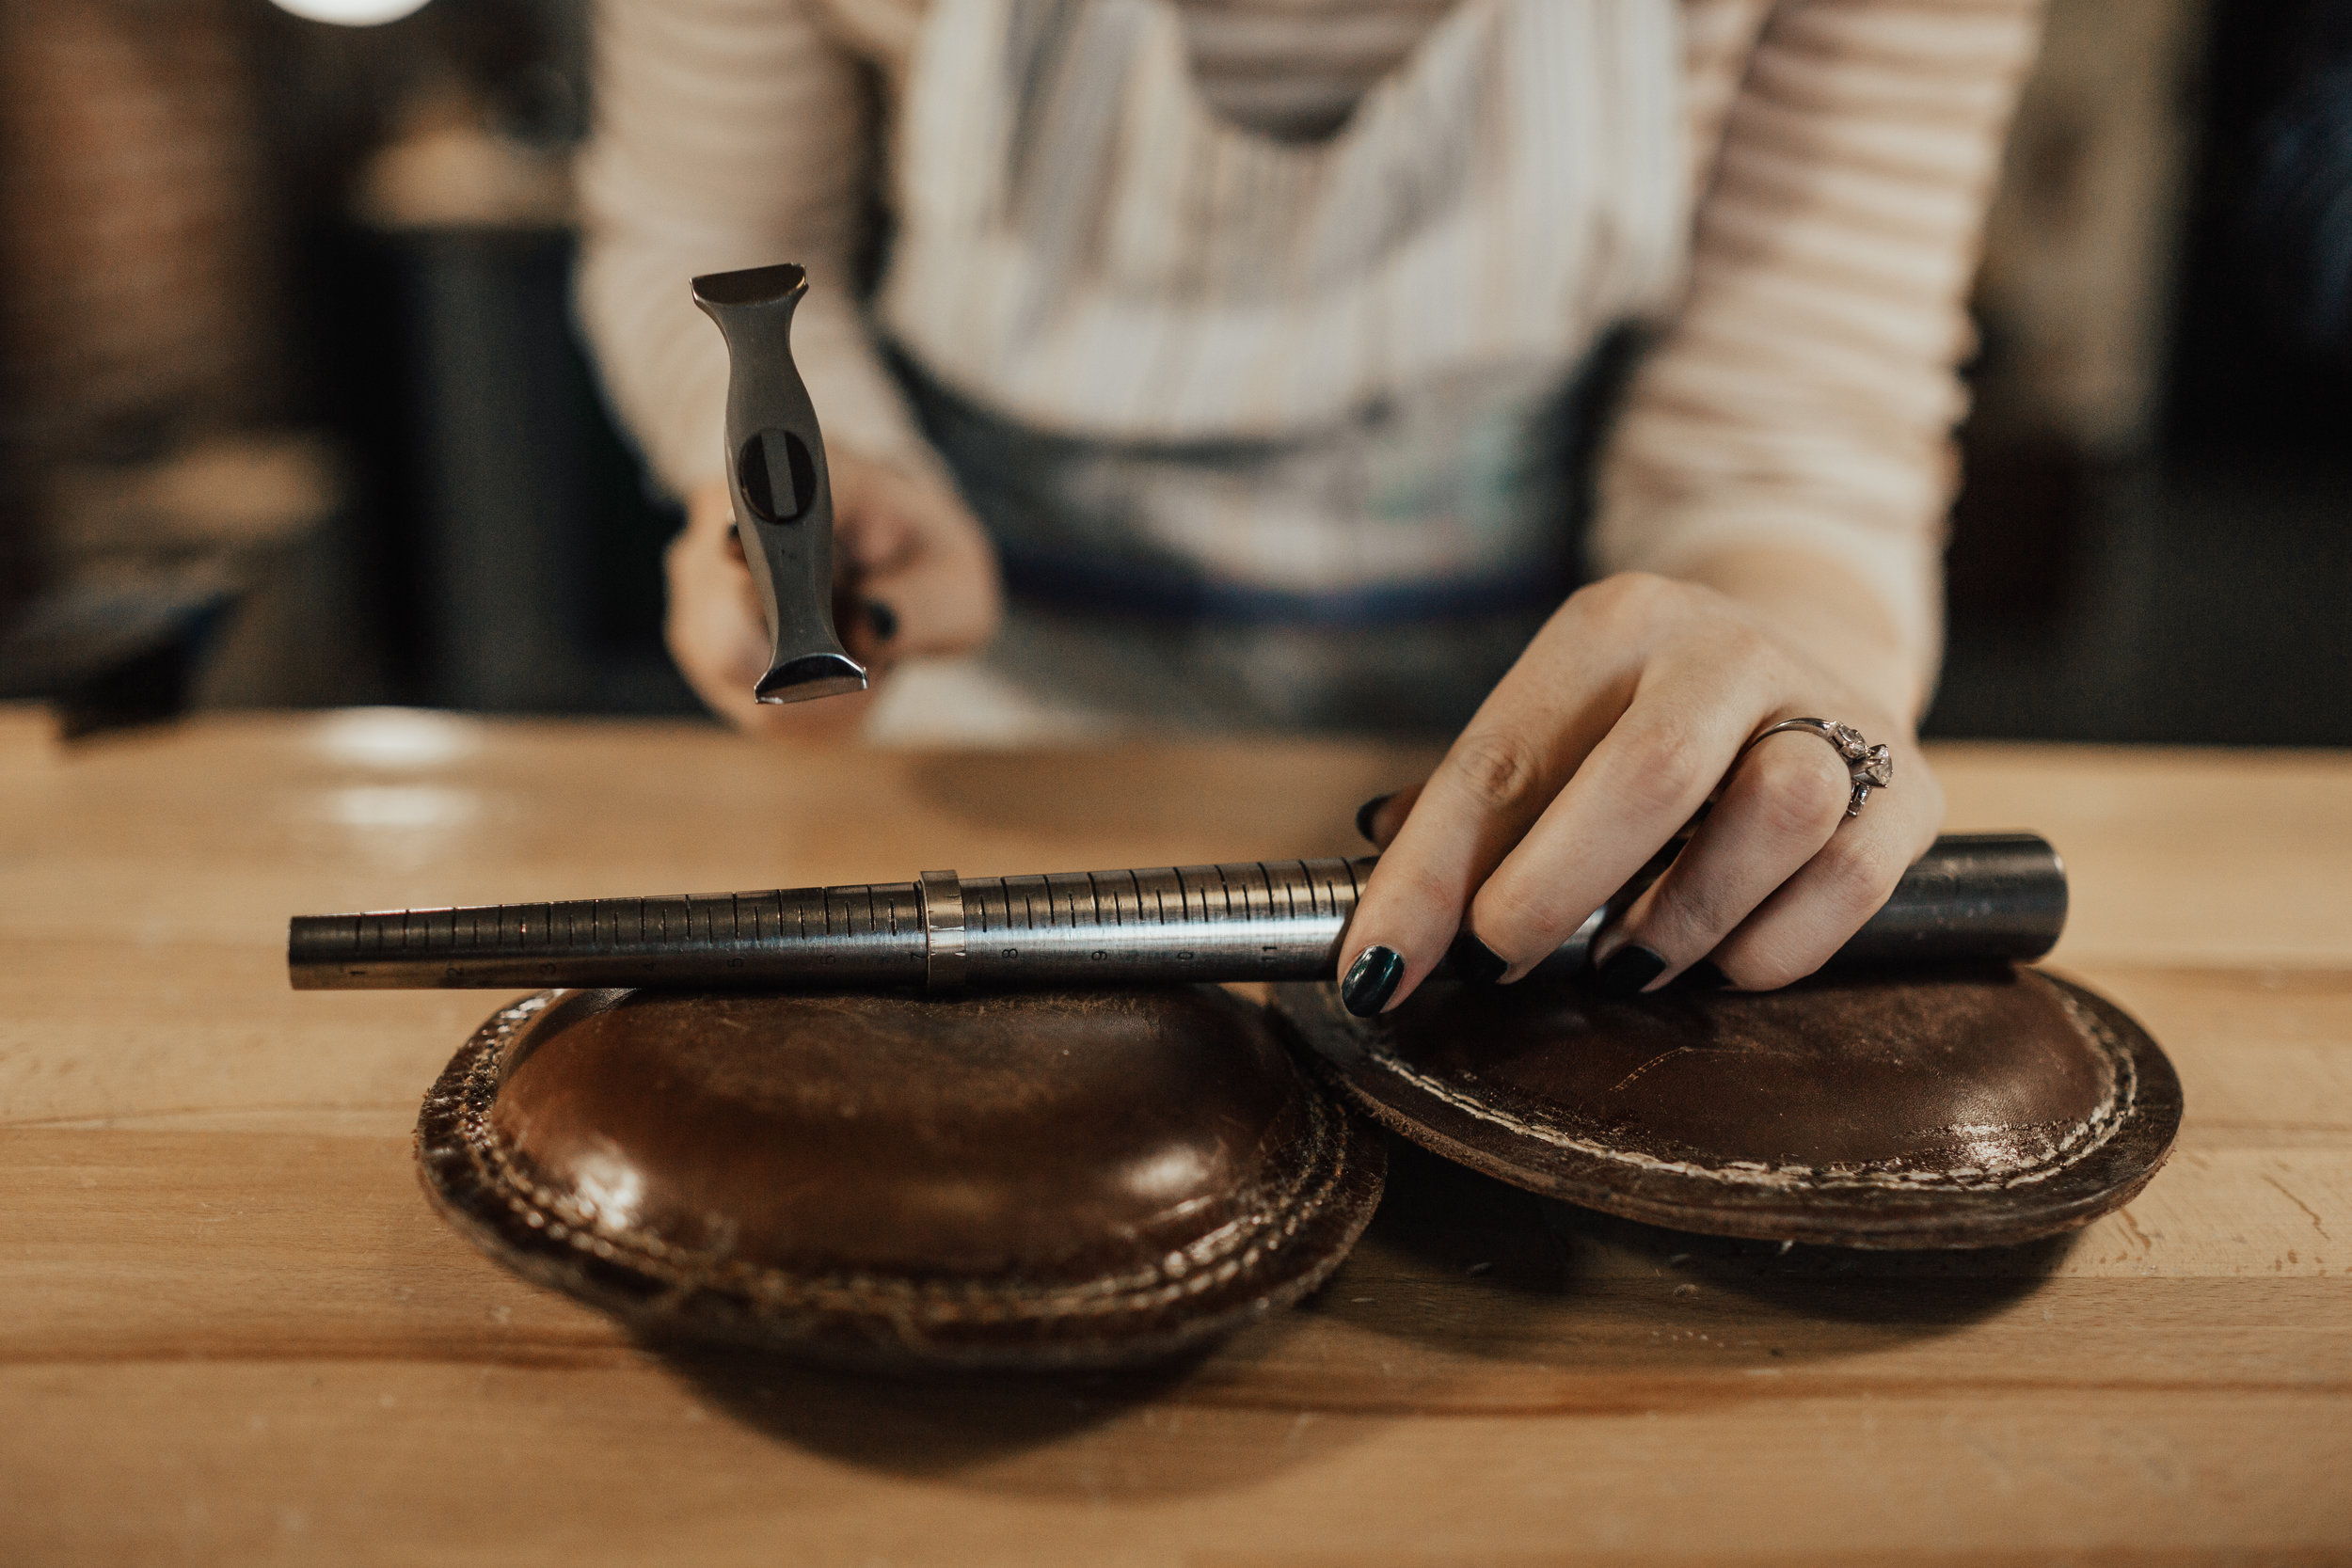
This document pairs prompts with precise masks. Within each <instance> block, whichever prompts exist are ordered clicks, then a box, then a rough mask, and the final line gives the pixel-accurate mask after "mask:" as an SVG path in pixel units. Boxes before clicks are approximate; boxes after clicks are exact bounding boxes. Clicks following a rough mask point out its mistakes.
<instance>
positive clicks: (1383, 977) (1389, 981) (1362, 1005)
mask: <svg viewBox="0 0 2352 1568" xmlns="http://www.w3.org/2000/svg"><path fill="white" fill-rule="evenodd" d="M1404 978H1405V955H1404V954H1402V953H1400V952H1398V951H1397V950H1396V949H1395V948H1393V947H1367V948H1365V949H1364V950H1363V951H1362V952H1361V953H1359V954H1358V955H1357V957H1356V961H1355V962H1354V963H1352V964H1350V965H1348V966H1347V978H1346V979H1344V980H1342V981H1341V982H1340V1005H1341V1006H1343V1007H1345V1008H1346V1009H1347V1010H1348V1011H1349V1012H1351V1013H1354V1014H1355V1015H1356V1016H1357V1017H1358V1018H1371V1017H1373V1016H1374V1015H1375V1014H1376V1013H1378V1012H1379V1011H1380V1009H1381V1008H1382V1007H1384V1006H1388V1001H1389V998H1390V997H1391V996H1394V995H1395V994H1396V983H1397V982H1398V981H1399V980H1402V979H1404Z"/></svg>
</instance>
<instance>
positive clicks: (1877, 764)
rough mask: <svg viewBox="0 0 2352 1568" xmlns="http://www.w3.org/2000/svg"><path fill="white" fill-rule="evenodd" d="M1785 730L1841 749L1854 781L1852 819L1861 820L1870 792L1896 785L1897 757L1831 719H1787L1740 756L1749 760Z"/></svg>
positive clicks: (1761, 733)
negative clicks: (1762, 744) (1761, 744)
mask: <svg viewBox="0 0 2352 1568" xmlns="http://www.w3.org/2000/svg"><path fill="white" fill-rule="evenodd" d="M1783 730H1802V731H1804V733H1805V734H1806V735H1818V736H1820V737H1821V738H1822V739H1823V740H1826V741H1828V742H1829V743H1830V744H1831V745H1832V746H1835V747H1836V748H1837V755H1838V756H1839V757H1840V758H1841V759H1842V760H1843V761H1844V762H1845V764H1846V777H1847V778H1849V779H1851V780H1852V781H1853V795H1852V798H1851V799H1850V800H1847V802H1846V815H1847V816H1861V815H1862V805H1863V802H1864V801H1866V800H1869V798H1870V791H1872V790H1874V789H1885V788H1887V787H1888V786H1889V785H1891V784H1893V783H1894V782H1895V757H1894V753H1892V752H1889V751H1887V749H1886V748H1885V747H1884V746H1873V745H1871V744H1870V743H1869V742H1868V741H1867V740H1865V739H1863V738H1862V732H1861V731H1860V730H1857V729H1855V728H1854V727H1853V726H1852V725H1851V724H1837V723H1832V722H1831V721H1829V720H1827V719H1784V720H1782V721H1780V722H1779V723H1777V724H1774V725H1772V726H1771V727H1770V728H1768V729H1764V730H1760V731H1758V732H1757V733H1756V736H1755V738H1754V739H1751V740H1750V741H1749V742H1748V743H1747V745H1745V746H1742V747H1740V755H1741V756H1746V755H1747V754H1748V752H1750V751H1751V750H1752V749H1753V748H1754V747H1755V745H1756V741H1758V740H1762V739H1764V738H1766V737H1767V736H1775V735H1778V734H1780V733H1781V732H1782V731H1783Z"/></svg>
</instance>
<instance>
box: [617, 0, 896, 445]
mask: <svg viewBox="0 0 2352 1568" xmlns="http://www.w3.org/2000/svg"><path fill="white" fill-rule="evenodd" d="M594 82H595V108H596V129H595V134H594V135H593V136H592V137H591V140H590V142H589V145H588V147H587V149H586V150H585V151H584V152H583V153H582V155H581V159H580V198H581V208H582V212H583V225H584V233H583V236H582V251H581V259H580V272H579V278H578V308H579V311H580V320H581V323H582V325H584V326H585V328H586V331H587V334H588V338H589V340H590V342H591V343H592V345H593V346H594V348H595V351H596V360H597V363H598V366H599V368H600V370H601V372H602V373H603V378H604V383H605V387H606V389H607V391H608V392H609V394H610V395H611V397H612V402H613V404H614V405H615V407H616V408H617V409H618V411H619V413H620V415H621V417H622V419H623V420H625V421H626V422H627V423H628V426H629V428H630V429H631V430H632V431H633V432H634V433H635V434H636V436H637V438H638V440H639V441H640V443H641V444H642V445H643V446H644V450H645V452H646V455H647V456H648V458H649V459H650V460H651V462H652V464H653V466H654V467H655V469H656V470H657V471H658V472H659V473H660V476H661V478H662V479H663V480H664V481H665V482H666V483H669V484H670V485H672V486H674V487H675V488H676V489H678V490H680V491H681V492H682V491H684V490H687V489H691V488H692V487H694V486H696V485H699V484H701V483H706V482H707V481H709V480H712V479H716V478H718V477H720V476H722V475H723V473H724V472H725V467H724V456H723V439H722V431H723V427H724V421H725V414H726V387H727V360H726V350H725V346H724V344H723V341H721V339H720V336H719V331H718V328H717V327H716V326H714V325H712V324H711V323H710V322H709V321H708V320H707V319H705V318H704V316H703V315H702V313H701V312H700V311H698V310H696V309H694V306H693V304H692V302H691V299H690V298H689V296H688V281H689V279H691V277H694V276H695V275H696V274H698V273H706V272H719V271H725V270H728V269H731V268H735V267H748V266H763V265H766V264H769V263H771V262H776V261H798V262H800V263H802V264H803V265H804V266H805V267H807V269H808V273H809V292H808V295H807V297H806V298H804V299H803V301H802V303H801V307H800V309H799V312H798V314H797V316H796V318H795V321H794V324H793V333H792V346H793V357H794V360H795V362H796V363H797V364H798V365H799V367H800V370H801V373H802V376H803V379H804V380H805V381H806V382H807V384H808V388H809V394H810V397H811V398H812V399H813V401H814V402H815V404H816V407H817V417H818V422H819V423H820V424H821V425H822V427H823V429H824V432H825V439H826V442H827V444H828V445H829V446H832V447H836V448H841V449H847V450H852V451H860V452H864V453H866V454H867V455H870V456H877V457H883V458H901V459H904V460H906V461H908V462H909V463H910V464H912V465H914V466H918V467H919V466H924V465H927V464H928V463H930V461H931V459H930V453H929V451H928V449H927V448H926V447H925V446H924V443H923V441H922V439H921V437H920V436H918V435H917V434H916V433H915V428H914V420H912V418H911V417H910V415H909V413H908V410H907V408H906V406H905V404H904V402H903V400H902V399H901V397H900V395H899V393H898V387H897V385H896V383H895V382H894V381H893V380H892V379H891V377H890V374H889V372H887V371H886V370H885V369H884V368H883V366H882V361H881V359H880V357H879V356H878V355H877V354H876V351H875V347H874V343H873V340H872V339H871V338H870V337H869V336H868V334H867V331H866V322H865V319H864V313H863V311H862V309H861V308H860V306H859V303H858V301H857V300H856V299H855V298H854V297H853V294H852V290H851V277H850V259H851V257H852V256H853V255H854V254H855V252H856V247H857V245H858V244H859V242H860V240H861V238H862V230H863V226H864V222H865V220H866V214H868V213H869V212H870V211H871V210H872V207H873V195H872V187H871V181H872V177H873V168H874V162H875V158H876V147H875V142H876V137H875V135H874V126H875V116H876V106H875V103H874V102H873V98H874V94H873V88H872V86H871V83H870V80H869V75H868V72H867V71H866V69H865V67H864V66H863V65H862V64H861V63H860V61H859V60H858V59H857V58H856V57H855V56H853V55H850V53H848V52H847V51H846V50H845V49H844V48H843V47H842V46H841V44H839V43H838V42H836V41H835V40H834V39H833V38H831V37H829V36H828V35H827V34H826V33H825V32H824V31H822V30H821V29H820V28H819V27H818V24H817V22H816V20H815V19H814V18H813V16H812V15H811V8H810V6H809V4H808V3H807V0H600V4H599V5H598V7H597V10H596V31H595V77H594Z"/></svg>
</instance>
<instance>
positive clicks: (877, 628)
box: [866, 599, 898, 642]
mask: <svg viewBox="0 0 2352 1568" xmlns="http://www.w3.org/2000/svg"><path fill="white" fill-rule="evenodd" d="M866 625H867V626H870V627H872V628H873V632H874V641H877V642H887V641H890V640H891V639H892V638H894V637H896V636H898V611H897V610H893V609H891V608H890V607H889V606H888V605H886V604H884V603H882V601H881V600H880V599H868V600H866Z"/></svg>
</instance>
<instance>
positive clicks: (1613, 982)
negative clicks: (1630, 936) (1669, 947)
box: [1593, 942, 1666, 996]
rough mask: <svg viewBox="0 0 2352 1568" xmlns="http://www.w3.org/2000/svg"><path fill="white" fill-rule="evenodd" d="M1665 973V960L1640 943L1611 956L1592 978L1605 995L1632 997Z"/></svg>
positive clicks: (1619, 950) (1628, 944)
mask: <svg viewBox="0 0 2352 1568" xmlns="http://www.w3.org/2000/svg"><path fill="white" fill-rule="evenodd" d="M1665 972H1666V960H1665V958H1663V957H1662V956H1661V955H1660V954H1657V953H1653V952H1651V951H1650V950H1649V949H1648V948H1646V947H1645V946H1643V945H1642V944H1641V943H1640V942H1627V943H1626V944H1625V945H1624V946H1623V947H1620V948H1618V949H1617V950H1616V951H1615V952H1614V953H1612V954H1610V955H1609V961H1608V962H1607V963H1605V964H1602V965H1601V966H1600V968H1599V969H1597V970H1596V971H1595V972H1594V974H1593V983H1594V984H1595V985H1597V986H1598V987H1600V989H1601V991H1602V993H1603V994H1604V995H1608V996H1631V995H1633V994H1634V993H1635V992H1636V991H1639V990H1641V989H1642V988H1643V987H1644V986H1646V985H1648V984H1649V983H1650V982H1651V981H1652V980H1655V979H1657V978H1658V977H1659V976H1660V975H1661V974H1664V973H1665Z"/></svg>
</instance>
